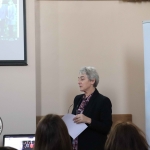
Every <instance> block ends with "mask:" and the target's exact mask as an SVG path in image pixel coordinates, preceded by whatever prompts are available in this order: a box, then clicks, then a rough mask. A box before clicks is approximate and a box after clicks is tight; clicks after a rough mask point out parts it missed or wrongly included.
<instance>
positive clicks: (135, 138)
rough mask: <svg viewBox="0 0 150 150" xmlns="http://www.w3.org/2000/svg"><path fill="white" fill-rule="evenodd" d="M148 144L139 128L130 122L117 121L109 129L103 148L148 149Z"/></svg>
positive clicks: (110, 149) (115, 149)
mask: <svg viewBox="0 0 150 150" xmlns="http://www.w3.org/2000/svg"><path fill="white" fill-rule="evenodd" d="M148 148H149V145H148V143H147V141H146V139H145V135H144V133H143V132H142V130H141V129H139V128H138V127H137V126H136V125H135V124H133V123H131V122H120V123H117V124H116V125H115V126H114V127H113V128H112V129H111V131H110V134H109V135H108V138H107V140H106V143H105V150H148Z"/></svg>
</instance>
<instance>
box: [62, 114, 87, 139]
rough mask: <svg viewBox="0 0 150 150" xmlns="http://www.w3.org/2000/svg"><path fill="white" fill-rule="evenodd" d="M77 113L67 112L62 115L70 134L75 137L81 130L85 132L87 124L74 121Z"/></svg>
mask: <svg viewBox="0 0 150 150" xmlns="http://www.w3.org/2000/svg"><path fill="white" fill-rule="evenodd" d="M74 117H75V115H73V114H66V115H64V116H63V117H62V119H63V121H64V122H65V124H66V126H67V128H68V132H69V135H70V136H71V137H72V138H73V139H75V138H76V137H77V136H78V135H79V134H80V133H81V132H83V131H84V130H85V129H86V128H87V125H86V124H85V123H80V124H76V123H74V122H73V118H74Z"/></svg>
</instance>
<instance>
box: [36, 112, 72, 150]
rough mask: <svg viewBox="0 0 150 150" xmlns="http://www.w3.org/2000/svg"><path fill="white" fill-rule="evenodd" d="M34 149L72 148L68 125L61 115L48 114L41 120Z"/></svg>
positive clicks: (55, 149) (62, 149) (69, 149)
mask: <svg viewBox="0 0 150 150" xmlns="http://www.w3.org/2000/svg"><path fill="white" fill-rule="evenodd" d="M34 150H72V146H71V139H70V136H69V133H68V130H67V127H66V125H65V123H64V121H63V120H62V119H61V118H60V116H58V115H54V114H48V115H46V116H45V117H43V118H42V119H41V120H40V121H39V123H38V125H37V129H36V134H35V146H34Z"/></svg>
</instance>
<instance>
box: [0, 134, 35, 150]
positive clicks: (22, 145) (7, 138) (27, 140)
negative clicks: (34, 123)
mask: <svg viewBox="0 0 150 150" xmlns="http://www.w3.org/2000/svg"><path fill="white" fill-rule="evenodd" d="M34 143H35V134H10V135H3V146H6V147H13V148H16V149H17V150H33V148H34Z"/></svg>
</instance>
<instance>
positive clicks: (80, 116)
mask: <svg viewBox="0 0 150 150" xmlns="http://www.w3.org/2000/svg"><path fill="white" fill-rule="evenodd" d="M73 121H74V122H75V123H77V124H78V123H87V124H90V123H91V118H89V117H87V116H85V115H83V114H78V115H76V116H75V117H74V118H73Z"/></svg>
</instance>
